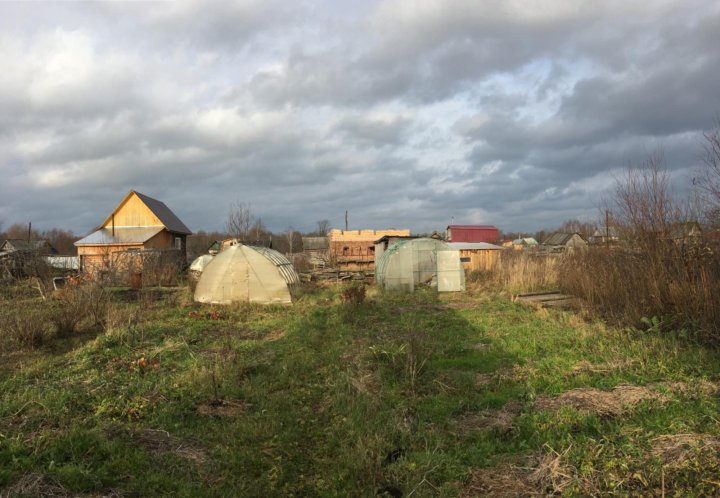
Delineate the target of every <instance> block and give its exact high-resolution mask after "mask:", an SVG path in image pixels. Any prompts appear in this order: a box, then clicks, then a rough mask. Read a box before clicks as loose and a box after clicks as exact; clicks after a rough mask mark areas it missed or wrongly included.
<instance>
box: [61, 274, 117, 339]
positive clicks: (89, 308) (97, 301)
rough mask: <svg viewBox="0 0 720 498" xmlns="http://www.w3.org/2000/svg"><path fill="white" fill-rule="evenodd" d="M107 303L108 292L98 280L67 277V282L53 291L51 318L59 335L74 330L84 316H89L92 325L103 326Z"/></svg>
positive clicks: (108, 301) (70, 332) (64, 334)
mask: <svg viewBox="0 0 720 498" xmlns="http://www.w3.org/2000/svg"><path fill="white" fill-rule="evenodd" d="M109 304H110V299H109V295H108V292H107V290H106V289H105V287H104V286H103V285H102V284H100V283H99V282H97V281H91V280H84V279H82V278H69V279H68V281H67V284H66V285H65V286H64V287H63V288H62V289H60V290H58V291H56V292H55V306H54V307H53V311H52V315H51V320H52V321H53V322H54V323H55V327H56V329H57V334H58V335H59V336H61V337H63V336H67V335H69V334H72V333H73V332H75V330H76V329H77V327H78V325H79V324H80V322H82V321H83V320H84V319H85V318H89V319H90V320H91V321H92V324H93V325H95V326H101V327H103V326H104V325H105V320H106V319H107V315H108V308H109Z"/></svg>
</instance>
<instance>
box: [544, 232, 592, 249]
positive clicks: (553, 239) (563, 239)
mask: <svg viewBox="0 0 720 498" xmlns="http://www.w3.org/2000/svg"><path fill="white" fill-rule="evenodd" d="M573 235H577V236H578V237H580V238H581V239H583V240H585V239H584V238H583V236H582V235H580V234H579V233H563V232H555V233H554V234H552V235H551V236H550V237H548V238H547V240H546V241H545V242H543V245H544V246H564V245H565V244H567V243H568V242H569V241H570V239H572V238H573Z"/></svg>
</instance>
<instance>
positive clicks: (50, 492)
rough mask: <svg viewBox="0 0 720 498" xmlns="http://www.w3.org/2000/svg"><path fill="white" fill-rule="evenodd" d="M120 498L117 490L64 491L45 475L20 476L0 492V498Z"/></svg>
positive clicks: (30, 474)
mask: <svg viewBox="0 0 720 498" xmlns="http://www.w3.org/2000/svg"><path fill="white" fill-rule="evenodd" d="M19 496H23V497H33V498H121V497H122V496H123V494H122V493H121V492H120V491H117V490H113V489H111V490H108V491H105V492H102V493H73V492H70V491H68V490H67V489H65V488H64V487H63V486H62V485H61V484H60V483H59V482H57V481H56V480H55V478H54V477H52V476H50V475H47V474H38V473H29V474H25V475H24V476H22V477H21V478H20V479H19V480H18V481H17V482H15V483H14V484H13V485H12V486H10V487H9V488H7V489H5V490H3V491H0V498H15V497H19Z"/></svg>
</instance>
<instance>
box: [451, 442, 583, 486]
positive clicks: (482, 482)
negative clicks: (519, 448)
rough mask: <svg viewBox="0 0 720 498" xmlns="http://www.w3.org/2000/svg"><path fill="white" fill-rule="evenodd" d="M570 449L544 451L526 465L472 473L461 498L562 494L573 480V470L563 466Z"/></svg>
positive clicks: (525, 463) (507, 465) (488, 468)
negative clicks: (559, 451) (560, 451)
mask: <svg viewBox="0 0 720 498" xmlns="http://www.w3.org/2000/svg"><path fill="white" fill-rule="evenodd" d="M569 450H570V448H568V449H566V450H565V451H564V452H562V453H557V452H556V451H554V450H553V449H551V448H548V447H546V448H545V449H544V451H543V452H541V453H539V454H537V455H533V456H531V457H530V458H528V459H527V460H526V461H515V462H510V463H502V464H500V465H497V466H495V467H486V468H479V469H473V471H472V472H471V474H470V480H469V481H468V482H467V483H466V485H465V486H464V487H463V489H462V490H461V492H460V494H459V496H460V497H461V498H471V497H478V496H497V497H505V498H509V497H530V496H557V495H560V494H562V492H563V490H564V489H566V488H567V487H568V486H569V485H570V483H571V482H572V481H573V479H574V478H575V469H573V468H571V467H569V466H568V465H567V464H566V463H565V456H566V454H567V452H568V451H569Z"/></svg>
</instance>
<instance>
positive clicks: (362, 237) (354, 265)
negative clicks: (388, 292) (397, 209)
mask: <svg viewBox="0 0 720 498" xmlns="http://www.w3.org/2000/svg"><path fill="white" fill-rule="evenodd" d="M385 235H394V236H408V235H410V230H395V229H391V230H338V229H333V230H330V234H329V235H328V243H329V253H330V256H331V257H333V258H335V260H336V261H337V264H338V266H340V267H342V268H346V269H348V270H371V269H373V268H374V267H375V241H376V240H378V239H379V238H382V237H384V236H385Z"/></svg>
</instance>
